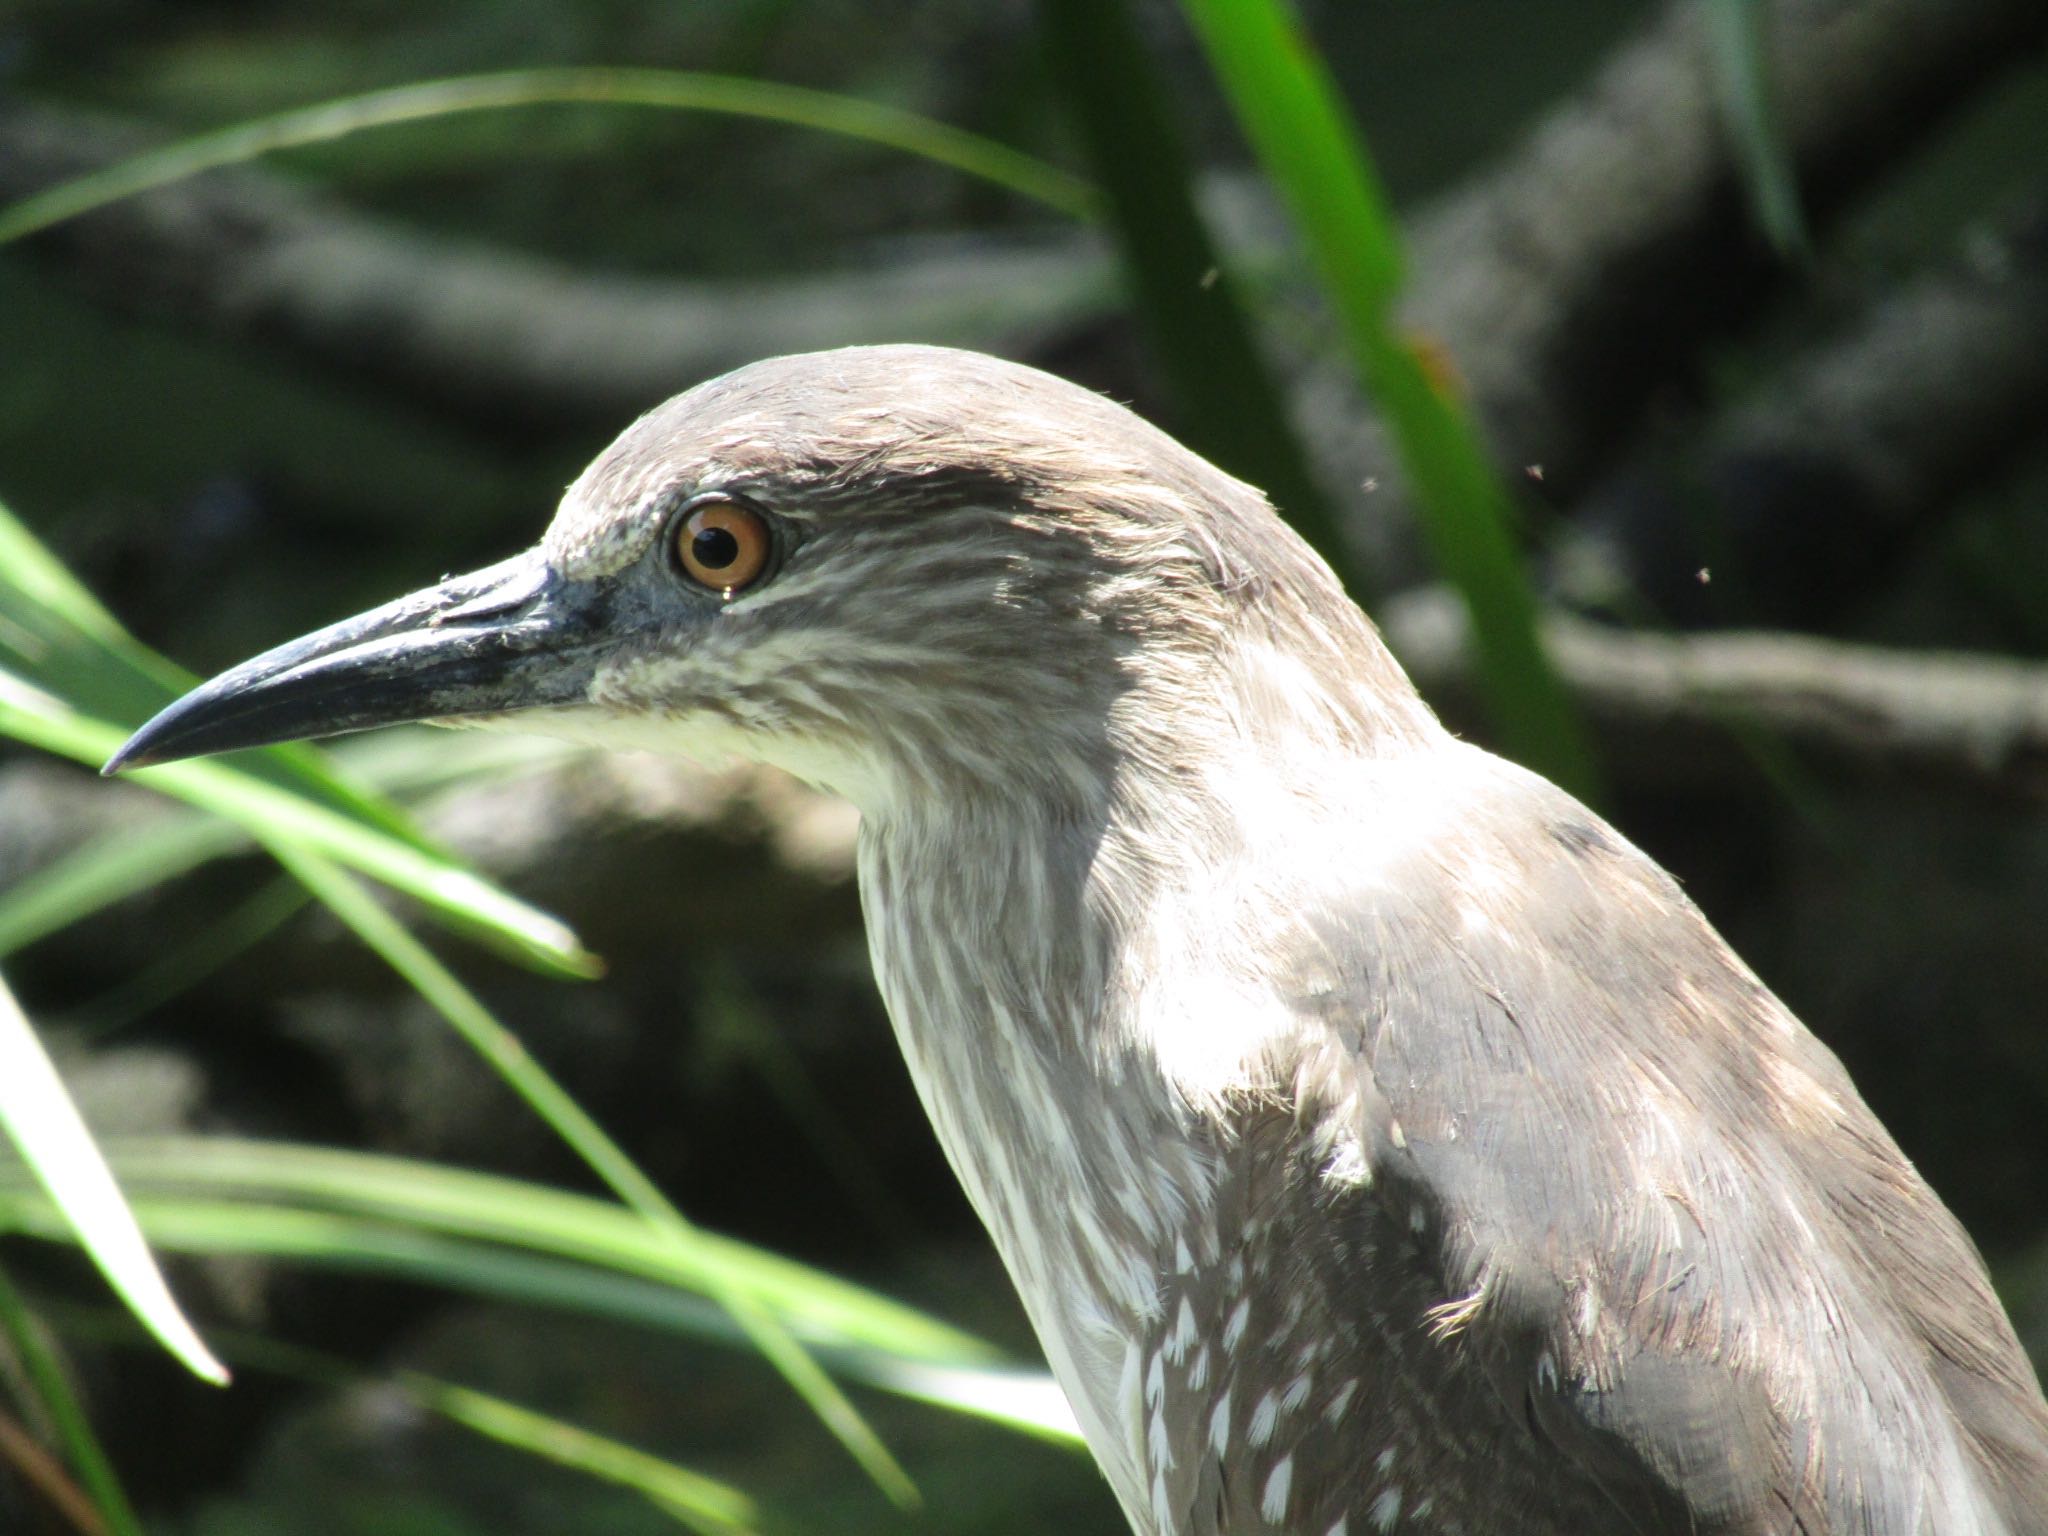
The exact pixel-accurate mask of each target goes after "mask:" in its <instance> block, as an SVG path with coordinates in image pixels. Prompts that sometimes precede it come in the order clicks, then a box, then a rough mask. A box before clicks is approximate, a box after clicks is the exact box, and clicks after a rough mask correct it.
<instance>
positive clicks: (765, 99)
mask: <svg viewBox="0 0 2048 1536" xmlns="http://www.w3.org/2000/svg"><path fill="white" fill-rule="evenodd" d="M578 102H580V103H599V104H605V105H612V106H634V107H663V108H670V109H684V110H689V111H697V112H718V113H725V114H727V115H732V116H739V117H753V118H763V119H767V120H769V121H772V122H779V123H787V124H791V125H794V126H797V127H804V128H813V129H819V130H822V131H824V132H827V133H836V134H841V135H844V136H845V137H848V138H855V139H865V140H867V141H869V142H871V143H875V144H881V145H884V146H887V147H888V148H891V149H900V150H904V151H906V152H908V153H910V154H914V155H921V156H923V157H924V158H926V159H928V160H934V161H937V162H938V163H939V164H941V165H946V166H950V167H951V168H952V169H954V170H957V171H960V172H963V173H965V174H967V175H970V176H976V177H979V178H981V179H983V180H985V181H991V182H994V183H995V184H996V185H997V186H1000V187H1004V188H1006V189H1008V190H1009V191H1012V192H1015V193H1017V194H1018V195H1019V196H1022V197H1028V198H1031V199H1033V200H1035V201H1037V202H1041V203H1044V204H1046V205H1048V206H1049V207H1052V208H1055V209H1057V210H1059V211H1060V212H1061V213H1065V214H1070V215H1072V216H1074V217H1076V218H1090V217H1092V216H1093V214H1094V194H1093V193H1092V191H1091V190H1090V189H1089V187H1088V186H1087V184H1086V183H1085V182H1082V181H1080V180H1079V179H1078V178H1076V177H1073V176H1070V175H1068V174H1067V173H1066V172H1064V171H1061V170H1059V169H1057V168H1055V167H1053V166H1050V165H1047V164H1045V163H1044V162H1043V161H1040V160H1035V159H1033V158H1032V157H1031V156H1029V155H1026V154H1022V153H1020V152H1019V151H1017V150H1014V149H1011V148H1009V147H1008V146H1006V145H1003V144H998V143H996V142H995V141H994V140H992V139H985V138H982V137H981V136H980V135H978V134H972V133H968V132H966V131H964V130H962V129H959V128H954V127H951V126H950V125H948V124H945V123H941V122H936V121H934V120H933V119H931V118H928V117H921V116H919V115H918V114H917V113H915V112H906V111H904V110H902V109H901V108H897V107H890V106H885V105H883V104H881V103H879V102H873V101H863V100H860V99H859V98H857V97H851V96H841V95H835V94H833V93H831V92H829V91H812V90H805V89H802V88H800V87H798V86H793V85H777V84H773V83H771V82H768V81H762V80H748V79H743V78H740V77H737V76H731V75H708V74H692V73H688V72H685V71H681V70H663V69H598V68H584V69H522V70H510V71H506V72H504V73H501V74H490V75H464V76H459V77H456V78H452V79H447V80H426V81H420V82H417V83H415V84H412V85H402V86H396V87H393V88H391V89H389V90H382V91H369V92H365V93H364V94H362V95H359V96H347V97H342V98H340V99H338V100H334V101H326V102H321V103H319V104H317V105H315V106H310V107H301V108H298V109H297V110H295V111H290V112H280V113H277V114H276V115H275V116H271V117H263V118H257V119H255V120H253V121H250V122H246V123H237V124H234V125H233V126H231V127H227V128H221V129H217V130H215V131H213V132H211V133H202V134H199V135H197V136H195V137H193V138H189V139H182V140H180V141H178V142H177V143H175V144H170V145H166V146H165V147H163V148H162V149H157V150H152V151H150V152H148V153H147V154H142V155H137V156H135V157H134V158H133V159H129V160H124V161H122V162H120V163H119V164H118V165H112V166H108V167H107V168H105V169H104V170H100V171H95V172H93V173H92V174H90V175H87V176H81V177H78V178H77V179H76V180H73V181H67V182H64V183H62V184H61V185H59V186H56V187H52V188H50V189H48V190H47V191H43V192H38V193H35V194H34V195H32V196H29V197H26V198H23V199H22V200H21V201H19V202H17V203H15V204H13V205H12V206H11V207H8V208H5V209H0V245H4V244H5V243H6V242H8V241H10V240H18V239H20V238H21V237H22V236H23V235H27V234H32V233H34V232H35V231H37V230H39V229H47V228H48V227H49V226H50V225H52V224H56V223H59V222H61V221H62V220H65V219H69V218H75V217H77V216H78V215H79V214H81V213H86V212H89V211H90V210H92V209H94V208H101V207H105V206H106V205H107V204H108V203H111V202H116V201H118V200H120V199H121V198H124V197H132V196H134V195H135V194H136V193H138V192H146V191H148V190H150V189H151V188H153V187H161V186H166V185H168V184H169V183H171V182H174V181H178V180H181V179H182V178H184V177H187V176H193V175H196V174H198V173H199V172H201V171H206V170H213V169H216V168H218V167H220V166H224V165H234V164H238V163H240V162H242V161H246V160H253V159H255V158H256V157H257V156H259V155H264V154H268V153H270V152H271V151H273V150H279V149H290V148H294V147H298V146H302V145H307V144H319V143H324V142H326V141H328V140H331V139H338V138H341V137H344V136H345V135H347V134H351V133H359V132H361V131H362V130H363V129H366V128H379V127H386V126H389V125H391V124H394V123H406V122H417V121H419V120H421V119H424V118H433V117H447V116H450V115H452V114H454V113H458V112H484V111H498V110H502V109H504V108H507V107H533V106H542V105H549V104H560V103H578Z"/></svg>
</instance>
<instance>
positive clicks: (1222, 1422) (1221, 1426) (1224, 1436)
mask: <svg viewBox="0 0 2048 1536" xmlns="http://www.w3.org/2000/svg"><path fill="white" fill-rule="evenodd" d="M1209 1449H1210V1450H1212V1451H1214V1452H1215V1453H1216V1454H1217V1455H1218V1456H1221V1455H1222V1454H1223V1453H1224V1452H1225V1451H1227V1450H1229V1449H1230V1392H1229V1390H1228V1389H1227V1388H1226V1389H1225V1391H1224V1393H1223V1395H1222V1396H1221V1397H1219V1398H1217V1399H1216V1406H1215V1407H1214V1408H1212V1409H1211V1410H1210V1411H1209Z"/></svg>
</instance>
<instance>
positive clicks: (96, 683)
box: [0, 505, 433, 852]
mask: <svg viewBox="0 0 2048 1536" xmlns="http://www.w3.org/2000/svg"><path fill="white" fill-rule="evenodd" d="M9 652H12V653H13V654H14V657H15V666H16V669H18V670H20V671H21V672H23V673H24V675H25V676H26V678H27V680H28V681H29V682H31V683H34V684H35V685H37V686H38V687H41V688H43V689H44V690H45V691H46V692H49V693H53V694H55V695H57V696H59V697H61V698H63V699H64V700H65V702H66V703H68V704H69V705H71V707H72V708H74V709H77V710H80V711H81V712H83V713H85V714H89V715H97V716H100V717H101V718H104V719H110V720H120V719H130V718H133V719H137V720H139V719H141V718H142V717H143V716H145V715H148V714H151V713H153V712H154V711H156V710H158V709H160V708H162V707H163V706H164V705H165V704H168V703H169V702H170V701H171V700H172V699H174V698H176V697H177V696H178V695H179V694H181V693H183V692H184V691H185V690H186V689H188V688H190V687H191V686H192V685H193V683H195V682H196V681H198V679H196V678H194V677H193V676H192V675H191V674H190V673H188V672H186V671H185V670H184V669H183V668H182V667H179V666H177V665H176V664H175V663H173V662H171V661H170V660H169V659H167V658H166V657H163V656H160V655H158V654H157V653H156V652H155V651H153V650H151V649H150V648H149V647H148V646H146V645H144V644H143V643H142V642H141V641H140V640H137V639H136V638H135V637H134V636H133V635H131V634H129V633H128V632H127V631H126V630H125V629H123V628H122V627H121V625H120V623H119V622H118V621H117V620H116V619H115V618H114V616H113V615H112V614H110V613H108V612H107V610H106V609H105V608H104V607H102V606H101V604H100V602H99V600H98V599H97V598H95V597H94V596H93V595H92V593H90V592H89V591H87V590H86V588H85V585H84V584H83V583H82V582H80V581H79V580H78V578H77V577H75V576H73V575H72V574H71V572H70V571H68V570H66V569H65V567H64V563H63V562H62V561H61V560H59V559H58V558H57V557H56V556H55V555H54V554H52V553H51V552H50V551H49V549H47V548H46V547H45V546H44V545H43V544H42V542H41V541H40V540H38V539H37V538H36V537H35V535H34V534H33V533H31V532H30V531H29V530H28V528H27V526H26V525H25V524H23V523H22V522H21V520H20V519H19V518H17V517H15V516H14V514H13V513H12V512H11V511H9V510H8V508H7V507H6V506H5V505H0V665H5V664H6V657H7V656H8V653H9ZM241 761H242V763H243V764H244V765H245V767H246V768H247V770H248V771H249V772H251V773H253V774H255V775H256V776H257V777H259V778H263V779H266V780H268V781H269V782H271V783H274V784H277V785H279V786H280V787H283V788H288V789H295V790H298V791H300V792H303V793H305V794H309V795H311V796H312V797H313V798H314V799H316V800H319V801H322V802H323V803H325V804H327V805H329V806H330V807H332V808H333V809H335V810H338V811H340V812H342V813H343V814H345V815H348V816H351V817H353V818H355V819H356V820H358V821H362V822H366V823H367V824H369V825H370V826H373V827H376V828H378V829H379V830H380V831H383V832H385V833H387V834H389V835H390V836H392V837H396V838H398V839H400V840H401V841H403V842H410V843H413V844H414V845H416V846H417V847H419V848H421V849H423V850H426V851H429V852H431V851H433V850H432V849H431V848H430V846H429V844H428V843H427V841H426V839H425V838H423V837H421V836H420V834H419V833H418V831H417V830H415V829H414V828H413V827H412V825H411V824H410V822H408V821H407V820H406V818H405V817H404V816H402V815H400V814H399V812H398V810H397V808H396V807H394V806H392V805H391V804H389V803H388V802H386V801H384V800H382V799H380V798H378V797H376V796H374V795H368V794H365V793H363V792H362V791H361V790H360V789H358V788H357V787H356V786H355V785H353V784H350V783H348V782H347V781H345V780H344V779H342V778H341V777H340V776H339V775H337V774H336V773H335V772H334V770H333V768H332V767H330V766H329V764H328V761H327V759H326V757H325V756H324V755H323V754H321V753H320V752H318V751H316V750H314V749H313V748H311V747H307V746H303V745H299V744H296V743H286V744H284V745H281V746H276V747H269V748H266V749H264V750H263V751H261V752H256V753H249V754H246V755H245V756H244V757H243V758H242V759H241Z"/></svg>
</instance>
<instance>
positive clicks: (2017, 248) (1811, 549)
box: [1559, 191, 2048, 627]
mask: <svg viewBox="0 0 2048 1536" xmlns="http://www.w3.org/2000/svg"><path fill="white" fill-rule="evenodd" d="M2043 421H2048V191H2044V192H2043V193H2042V194H2041V195H2039V196H2037V197H2035V198H2033V199H2030V200H2029V201H2028V203H2027V204H2026V206H2025V207H2023V208H2022V209H2020V210H2019V211H2018V212H2017V214H2016V216H2014V217H2012V218H2009V219H2007V220H2006V221H2004V223H2003V224H2002V225H2000V226H1999V227H1997V228H1995V229H1985V230H1979V231H1975V232H1973V233H1972V235H1971V236H1970V238H1969V240H1968V243H1967V246H1966V249H1965V250H1964V252H1963V254H1962V257H1961V258H1960V259H1959V260H1957V261H1956V262H1954V263H1952V264H1951V265H1950V266H1949V267H1948V268H1947V269H1945V270H1943V271H1940V272H1936V273H1933V274H1930V275H1928V276H1925V277H1922V278H1920V279H1919V280H1917V281H1915V282H1912V283H1910V284H1907V285H1906V286H1904V287H1902V288H1900V289H1898V290H1895V291H1893V292H1891V293H1889V294H1888V295H1887V297H1886V300H1885V302H1884V303H1883V304H1881V305H1877V306H1875V307H1873V308H1872V309H1871V310H1870V311H1869V312H1867V313H1866V314H1864V315H1862V316H1860V317H1859V319H1858V321H1857V323H1856V324H1855V325H1854V327H1853V328H1852V329H1850V330H1849V331H1848V332H1847V333H1846V334H1844V335H1841V336H1839V337H1837V338H1834V339H1833V340H1832V341H1829V342H1827V343H1824V344H1822V345H1821V346H1819V347H1816V348H1815V349H1814V350H1813V351H1812V352H1811V353H1809V354H1808V356H1807V357H1806V358H1804V359H1803V360H1801V361H1798V362H1796V363H1795V364H1794V365H1792V366H1791V367H1789V368H1787V369H1786V370H1785V371H1784V372H1782V373H1781V374H1779V375H1777V376H1776V377H1775V378H1774V379H1773V380H1772V381H1771V383H1770V384H1769V385H1767V386H1766V387H1765V388H1764V389H1763V390H1762V391H1761V392H1759V393H1758V394H1757V395H1756V396H1755V397H1753V398H1752V399H1750V400H1748V401H1745V402H1744V403H1743V404H1741V405H1740V406H1738V407H1737V408H1736V409H1735V410H1733V411H1732V412H1731V413H1730V414H1729V415H1728V416H1727V417H1726V418H1725V419H1724V420H1722V421H1720V422H1718V423H1716V424H1713V425H1711V426H1710V427H1709V428H1708V429H1707V430H1706V431H1705V433H1704V434H1703V435H1702V441H1701V442H1700V443H1699V444H1698V445H1697V446H1696V447H1692V448H1689V449H1688V450H1687V452H1686V455H1685V457H1684V458H1683V459H1682V460H1681V461H1679V462H1678V463H1677V464H1676V465H1661V464H1659V465H1652V466H1650V467H1648V468H1646V469H1644V470H1643V471H1641V472H1639V473H1634V474H1631V475H1630V476H1629V477H1628V478H1627V479H1626V480H1624V481H1622V482H1620V483H1618V484H1617V485H1615V486H1614V487H1612V488H1611V489H1610V490H1608V491H1606V492H1605V493H1603V494H1602V495H1601V496H1600V497H1599V498H1598V499H1597V500H1596V501H1595V502H1594V503H1593V504H1592V506H1591V507H1589V508H1587V509H1585V510H1584V511H1582V513H1581V515H1580V518H1579V522H1580V524H1581V526H1582V527H1583V528H1584V529H1585V530H1586V533H1585V536H1584V539H1583V541H1582V542H1580V543H1578V544H1577V545H1576V546H1575V547H1572V548H1569V549H1568V551H1567V552H1566V553H1565V555H1564V556H1563V557H1562V559H1561V560H1560V562H1559V576H1560V580H1561V582H1562V584H1563V587H1564V591H1565V594H1566V596H1567V597H1568V598H1569V600H1570V601H1571V602H1572V603H1573V604H1574V605H1575V606H1579V607H1587V606H1596V607H1604V608H1608V609H1610V610H1611V611H1614V612H1617V613H1622V614H1630V613H1632V612H1634V611H1635V610H1634V608H1632V606H1631V603H1640V604H1643V605H1647V607H1648V609H1649V610H1650V611H1651V612H1653V613H1655V614H1657V615H1658V616H1659V617H1660V618H1662V619H1664V620H1667V621H1669V622H1672V623H1680V624H1691V623H1705V622H1709V621H1710V620H1711V619H1712V617H1713V616H1714V614H1715V612H1716V610H1717V608H1720V609H1724V610H1725V607H1726V605H1725V604H1721V603H1719V602H1718V599H1719V597H1720V596H1721V595H1722V594H1727V595H1728V596H1729V597H1732V598H1733V599H1734V600H1735V603H1736V605H1737V607H1738V609H1739V611H1740V612H1742V613H1743V614H1745V615H1748V616H1751V618H1752V621H1753V622H1754V621H1756V620H1758V619H1760V620H1761V621H1762V622H1766V623H1781V624H1796V625H1799V626H1800V627H1812V626H1815V625H1817V624H1819V623H1822V622H1825V620H1826V619H1827V618H1828V617H1829V612H1828V610H1829V608H1830V606H1831V605H1839V603H1840V602H1842V601H1843V600H1846V599H1851V598H1854V597H1856V596H1859V595H1861V594H1862V593H1863V592H1866V591H1868V590H1870V589H1871V587H1872V586H1873V585H1874V584H1875V579H1876V578H1877V577H1878V576H1879V575H1881V574H1882V570H1883V568H1884V566H1885V565H1886V564H1887V563H1888V562H1889V560H1890V559H1892V558H1894V557H1896V556H1897V555H1898V554H1899V553H1900V552H1901V551H1903V550H1904V549H1905V548H1907V547H1908V544H1909V538H1910V535H1911V534H1913V533H1914V532H1915V531H1916V528H1917V526H1918V525H1919V524H1921V523H1924V522H1926V521H1928V520H1930V519H1931V518H1935V517H1938V516H1940V515H1941V514H1942V512H1943V511H1944V510H1945V509H1946V508H1948V507H1950V506H1952V505H1954V504H1955V503H1956V501H1957V500H1958V498H1959V495H1960V493H1963V492H1966V491H1968V490H1969V489H1971V488H1972V487H1973V486H1976V485H1978V484H1981V483H1982V482H1983V481H1984V480H1985V479H1987V478H1988V477H1991V476H1993V475H1996V474H1997V473H1998V472H1999V471H2000V470H2001V469H2002V468H2004V467H2005V466H2006V465H2008V464H2009V463H2011V462H2012V460H2013V458H2014V457H2015V455H2018V454H2020V453H2023V452H2025V451H2026V450H2027V449H2029V448H2031V447H2035V446H2038V445H2039V443H2040V441H2041V436H2040V431H2041V423H2042V422H2043ZM1703 566H1711V568H1712V570H1713V576H1714V580H1713V584H1712V585H1711V586H1702V585H1701V584H1700V583H1699V582H1698V581H1696V580H1695V579H1694V574H1695V572H1697V571H1698V570H1699V569H1700V568H1701V567H1703Z"/></svg>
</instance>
